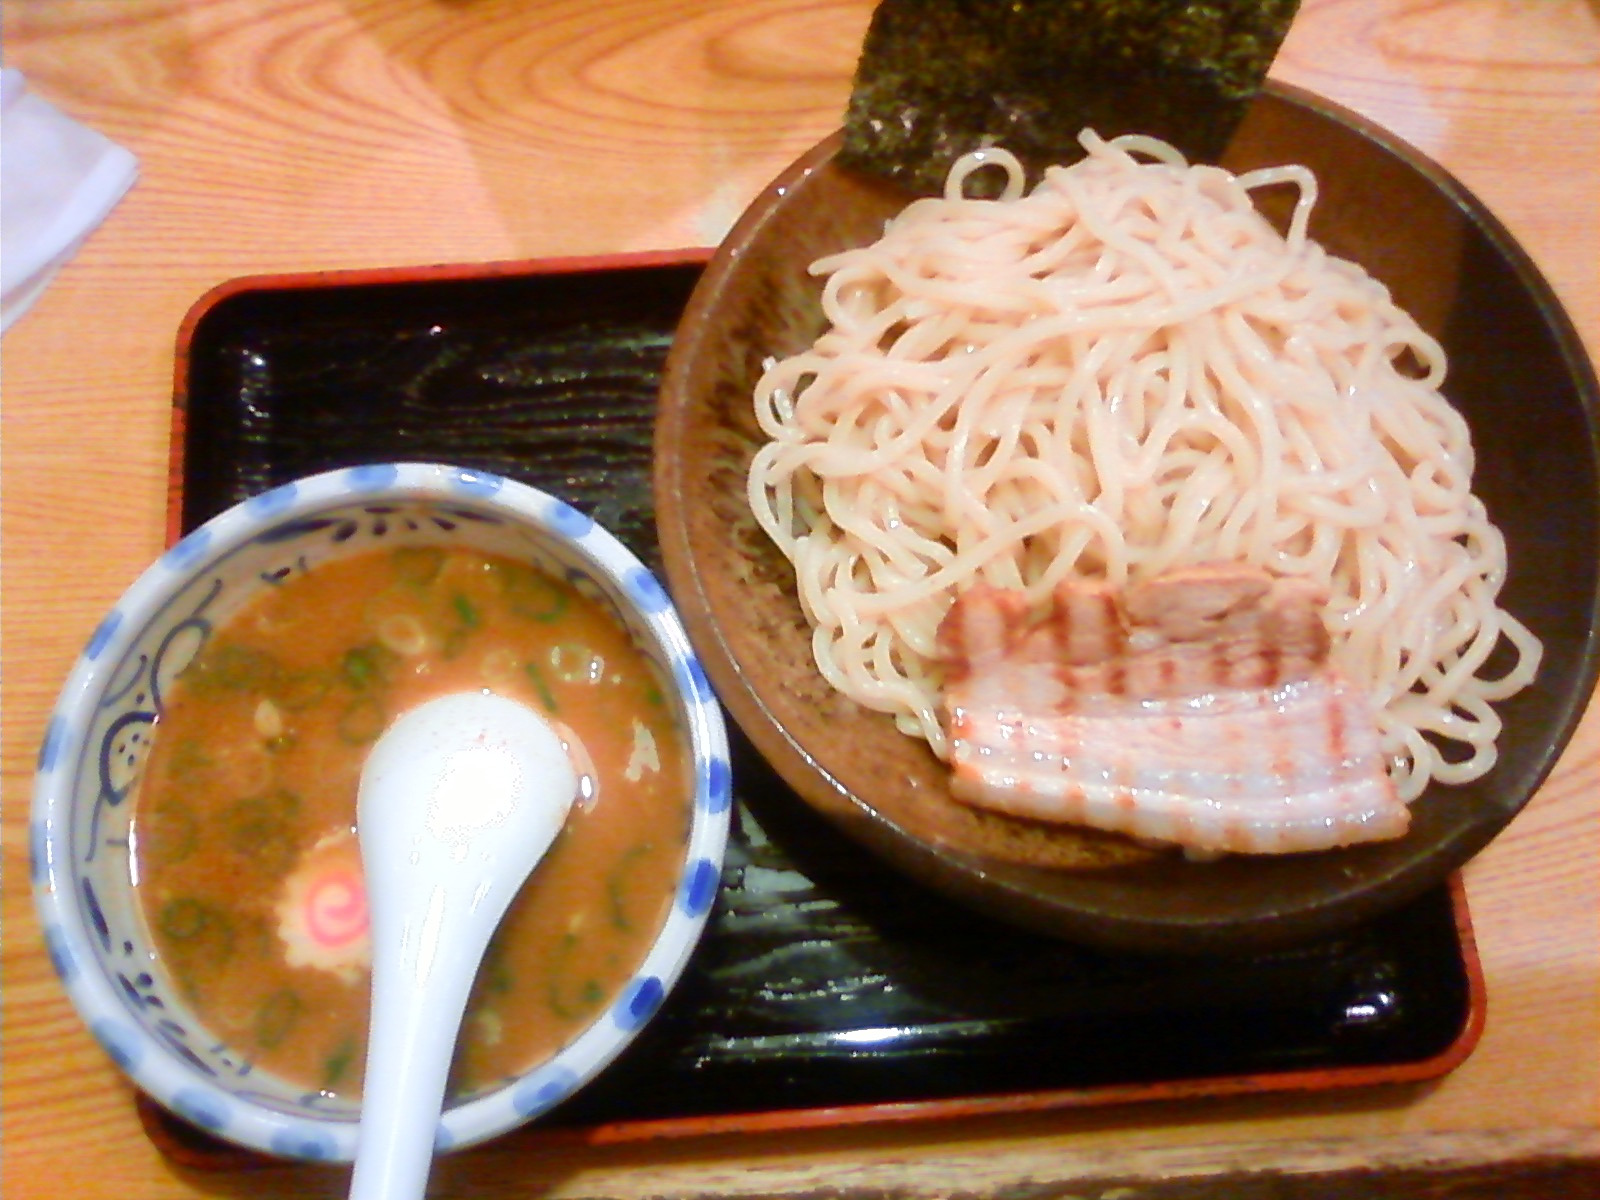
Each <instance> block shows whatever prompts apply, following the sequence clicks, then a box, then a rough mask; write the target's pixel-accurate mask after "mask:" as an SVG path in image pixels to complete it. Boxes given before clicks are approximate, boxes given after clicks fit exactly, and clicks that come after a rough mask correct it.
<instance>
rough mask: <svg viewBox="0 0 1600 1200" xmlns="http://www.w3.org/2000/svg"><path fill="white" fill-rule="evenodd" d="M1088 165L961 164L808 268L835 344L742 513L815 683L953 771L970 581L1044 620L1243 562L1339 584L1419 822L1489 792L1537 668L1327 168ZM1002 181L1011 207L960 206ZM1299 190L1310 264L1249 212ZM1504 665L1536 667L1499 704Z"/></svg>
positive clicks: (1460, 460) (796, 393)
mask: <svg viewBox="0 0 1600 1200" xmlns="http://www.w3.org/2000/svg"><path fill="white" fill-rule="evenodd" d="M1082 142H1083V145H1084V147H1085V149H1086V150H1087V152H1088V157H1087V158H1085V159H1083V160H1082V161H1081V162H1079V163H1077V164H1075V165H1073V166H1071V167H1065V168H1062V167H1056V168H1052V169H1051V170H1050V171H1049V172H1048V173H1047V174H1046V176H1045V178H1044V179H1043V181H1042V182H1041V183H1040V184H1039V186H1038V187H1037V188H1035V189H1034V191H1032V192H1031V193H1029V194H1027V195H1023V186H1022V170H1021V168H1020V166H1019V165H1018V163H1017V162H1016V160H1015V159H1014V158H1013V157H1012V156H1011V155H1010V154H1008V153H1006V152H1004V151H1002V150H988V151H982V152H980V153H978V154H975V155H969V156H967V157H966V158H964V159H962V160H961V161H960V162H958V163H957V164H956V166H955V167H954V169H953V170H952V172H951V175H950V178H949V181H948V183H947V185H946V189H945V195H944V197H942V198H929V199H925V200H919V201H917V202H915V203H913V204H912V205H911V206H910V207H908V208H907V209H906V210H905V211H904V212H903V213H901V214H900V215H899V216H897V217H896V218H895V219H894V220H893V221H891V222H890V223H889V225H888V226H887V228H886V229H885V232H884V235H883V238H882V239H881V240H880V241H878V242H877V243H875V244H873V245H871V246H867V247H864V248H862V249H858V250H848V251H845V252H843V253H839V254H835V255H831V256H829V257H827V258H824V259H822V260H820V261H818V262H817V263H815V264H813V266H812V272H813V273H814V274H817V275H824V276H826V277H827V282H826V285H825V287H824V291H823V298H822V302H823V307H824V311H825V314H826V316H827V318H828V320H829V321H830V322H831V326H830V328H829V329H828V330H827V331H826V332H825V333H824V334H823V335H822V336H821V337H820V338H819V339H818V340H817V342H816V344H815V345H814V346H813V347H812V348H810V349H809V350H807V351H805V352H803V353H800V354H797V355H794V356H793V357H790V358H786V359H783V360H781V361H776V362H772V363H770V364H769V366H768V369H767V371H766V373H765V374H764V376H763V377H762V379H761V382H760V384H759V386H758V387H757V390H756V396H755V405H756V414H757V417H758V419H759V420H760V423H761V427H762V429H763V430H764V431H765V433H766V434H767V436H769V437H770V438H771V441H770V442H769V443H768V444H767V445H765V446H764V447H762V449H761V450H760V451H759V452H758V453H757V455H756V457H755V460H754V462H753V464H752V466H751V470H750V477H749V494H750V503H751V507H752V509H753V511H754V513H755V515H756V517H757V519H758V520H759V521H760V523H761V525H762V527H763V528H764V529H765V530H766V532H767V533H768V534H769V535H770V536H771V537H772V538H773V540H774V541H775V542H776V543H777V544H778V545H779V546H780V547H781V548H782V549H783V552H784V553H785V554H786V555H787V556H788V557H789V559H790V560H791V561H792V562H793V563H794V567H795V572H796V576H797V579H798V583H799V591H800V597H801V601H802V604H803V605H804V608H805V612H806V616H807V618H808V620H809V621H810V622H811V623H812V625H813V626H814V637H813V649H814V652H815V655H816V661H817V665H818V667H819V668H820V670H821V671H822V673H823V675H824V676H825V677H826V678H827V679H828V681H829V682H830V683H831V684H832V685H833V686H835V687H836V688H838V689H839V690H840V691H842V692H843V693H845V694H846V695H848V696H850V697H852V698H854V699H855V700H857V701H859V702H860V703H861V704H863V705H866V706H867V707H869V708H872V709H877V710H880V711H884V712H889V713H893V714H894V715H895V716H896V718H897V720H898V722H899V724H900V726H901V728H903V729H905V730H906V731H907V732H908V733H913V734H917V735H920V736H922V737H924V738H926V739H927V740H928V742H929V743H930V744H931V745H932V747H933V748H934V750H935V751H936V752H937V753H939V754H940V755H941V756H944V754H945V744H944V743H945V738H944V734H943V732H942V730H941V728H940V724H939V718H938V702H939V686H940V680H939V673H938V665H937V663H935V662H934V661H933V658H932V656H933V653H934V634H935V630H936V629H937V628H938V625H939V620H940V617H941V616H942V615H943V614H944V612H945V610H946V609H947V608H948V607H949V604H950V602H951V600H952V598H953V597H954V595H955V594H956V593H957V592H958V591H960V590H962V589H963V588H965V587H967V586H968V585H970V584H971V583H972V582H973V581H975V580H977V579H984V580H987V581H989V582H991V583H993V584H997V585H1000V586H1003V587H1012V588H1022V589H1026V590H1027V591H1028V592H1029V593H1030V594H1031V595H1032V596H1033V597H1034V598H1036V599H1042V598H1044V597H1045V596H1046V595H1047V594H1048V593H1049V592H1050V590H1051V589H1052V587H1053V586H1054V585H1055V584H1056V583H1057V582H1058V581H1060V580H1061V579H1063V578H1067V577H1084V576H1087V577H1092V578H1097V579H1107V580H1110V581H1111V582H1113V583H1118V584H1120V583H1124V582H1127V581H1132V580H1138V579H1141V578H1145V577H1148V576H1150V575H1154V574H1156V573H1158V572H1161V571H1164V570H1167V569H1168V568H1171V567H1177V566H1183V565H1192V564H1197V563H1202V562H1214V561H1245V562H1250V563H1255V564H1257V565H1259V566H1262V567H1265V568H1267V569H1268V570H1270V571H1273V572H1275V573H1278V574H1281V575H1299V576H1306V577H1309V578H1311V579H1314V580H1318V581H1320V582H1322V583H1323V584H1324V585H1325V586H1326V589H1327V592H1328V594H1329V596H1330V604H1329V606H1328V608H1327V610H1326V621H1327V625H1328V629H1329V632H1330V633H1331V635H1332V639H1333V652H1332V653H1333V661H1334V662H1335V664H1336V665H1337V666H1338V667H1339V668H1340V669H1342V670H1343V672H1344V673H1345V674H1346V675H1347V677H1349V678H1351V679H1352V680H1354V681H1356V682H1358V683H1359V684H1360V685H1361V686H1362V687H1364V688H1366V689H1367V690H1368V692H1369V694H1370V696H1371V699H1372V702H1373V707H1374V709H1375V710H1376V711H1377V713H1378V714H1379V721H1380V723H1381V726H1382V735H1383V738H1384V744H1385V748H1386V750H1387V751H1388V752H1389V753H1390V755H1391V757H1392V761H1393V768H1392V772H1393V774H1394V777H1395V780H1396V783H1397V785H1398V787H1399V790H1400V792H1401V794H1402V795H1403V796H1404V797H1405V798H1406V799H1408V800H1409V799H1411V798H1413V797H1415V796H1416V795H1417V794H1419V793H1420V792H1421V791H1422V789H1423V787H1424V786H1425V785H1426V784H1427V782H1428V780H1429V779H1430V778H1434V779H1439V780H1442V781H1445V782H1459V781H1464V780H1467V779H1471V778H1475V777H1477V776H1479V775H1481V774H1482V773H1483V772H1485V771H1487V770H1488V769H1489V768H1490V767H1491V766H1492V765H1493V763H1494V758H1495V749H1494V741H1495V737H1496V735H1497V734H1498V732H1499V727H1500V723H1499V719H1498V717H1497V716H1496V714H1495V712H1494V710H1493V709H1492V708H1491V707H1490V702H1491V701H1494V700H1497V699H1500V698H1502V697H1505V696H1508V695H1510V694H1511V693H1513V692H1515V691H1517V690H1518V689H1519V688H1522V687H1524V686H1525V685H1526V684H1527V683H1528V682H1529V681H1530V680H1531V679H1532V678H1533V675H1534V672H1535V670H1536V668H1537V666H1538V660H1539V655H1540V646H1539V642H1538V640H1537V639H1536V638H1535V637H1534V636H1533V635H1532V634H1531V633H1530V632H1529V631H1528V630H1527V629H1526V628H1525V627H1524V626H1522V625H1521V624H1520V623H1518V622H1517V621H1516V620H1515V619H1514V618H1513V617H1511V616H1510V615H1509V614H1508V613H1506V612H1504V611H1502V610H1501V609H1500V608H1499V607H1498V606H1497V604H1496V597H1497V595H1498V593H1499V590H1500V586H1501V583H1502V581H1503V578H1504V574H1505V563H1506V558H1505V547H1504V542H1503V540H1502V538H1501V535H1500V532H1499V531H1498V530H1497V529H1496V528H1495V527H1494V526H1493V525H1492V524H1490V522H1489V520H1488V518H1487V517H1486V515H1485V512H1484V508H1483V505H1482V503H1481V502H1480V501H1479V500H1478V499H1477V498H1476V497H1475V496H1474V495H1473V494H1472V492H1471V489H1470V485H1471V477H1472V467H1473V452H1472V445H1471V443H1470V441H1469V438H1468V431H1467V427H1466V424H1465V422H1464V421H1463V420H1462V418H1461V417H1460V416H1459V415H1458V414H1457V413H1456V411H1455V410H1454V409H1453V408H1452V407H1451V406H1450V405H1449V403H1448V402H1447V401H1446V400H1445V399H1444V398H1443V397H1442V396H1441V395H1440V394H1439V391H1438V388H1439V384H1440V381H1441V380H1442V378H1443V376H1444V372H1445V362H1444V354H1443V351H1442V349H1441V347H1440V346H1439V345H1438V343H1437V342H1435V341H1434V339H1433V338H1431V337H1429V336H1428V335H1427V334H1425V333H1424V332H1423V331H1422V330H1421V329H1420V328H1418V327H1417V325H1416V323H1415V322H1414V321H1413V320H1412V319H1411V318H1410V317H1409V316H1408V315H1407V314H1406V313H1404V312H1402V311H1400V310H1399V309H1398V308H1397V307H1396V306H1395V305H1394V303H1393V302H1392V301H1391V300H1390V298H1389V294H1388V291H1387V290H1386V289H1385V288H1384V287H1383V286H1382V285H1381V284H1379V283H1378V282H1376V281H1375V280H1373V279H1372V278H1371V277H1369V276H1368V275H1367V274H1366V273H1365V272H1364V271H1362V270H1361V269H1360V268H1359V267H1357V266H1355V265H1354V264H1352V263H1349V262H1345V261H1342V260H1340V259H1337V258H1334V257H1332V256H1330V255H1328V254H1327V253H1326V252H1325V251H1324V250H1323V249H1322V248H1321V247H1320V246H1318V245H1317V244H1316V243H1315V242H1313V241H1311V240H1309V239H1308V238H1307V236H1306V232H1305V228H1306V221H1307V218H1308V216H1309V213H1310V209H1311V206H1312V204H1313V202H1314V200H1315V195H1316V180H1315V178H1314V177H1313V175H1312V174H1311V172H1310V171H1308V170H1307V169H1305V168H1303V167H1297V166H1285V167H1281V168H1275V169H1271V170H1262V171H1252V172H1250V173H1248V174H1245V175H1239V176H1234V175H1232V174H1230V173H1228V172H1226V171H1224V170H1222V169H1220V168H1216V167H1207V166H1189V165H1187V164H1186V163H1185V162H1184V161H1183V159H1182V158H1181V157H1180V156H1179V155H1178V154H1177V153H1176V151H1174V150H1173V149H1172V148H1171V147H1169V146H1167V145H1165V144H1164V143H1161V142H1158V141H1155V140H1153V139H1150V138H1140V137H1124V138H1118V139H1116V140H1114V141H1109V142H1108V141H1104V140H1102V139H1100V138H1098V137H1096V136H1095V135H1094V134H1092V133H1088V132H1086V133H1085V134H1084V135H1083V137H1082ZM990 169H1001V170H1004V171H1005V172H1006V173H1007V175H1008V184H1007V186H1006V189H1005V192H1004V194H1003V195H1002V196H1001V198H1000V199H998V200H974V199H967V198H965V195H964V191H965V180H966V178H967V176H968V175H969V174H971V173H972V172H973V171H975V170H990ZM1279 184H1289V185H1292V186H1294V187H1297V188H1298V189H1299V193H1300V195H1299V201H1298V203H1297V205H1296V207H1295V210H1294V215H1293V218H1292V220H1291V222H1290V227H1289V232H1288V236H1287V237H1284V236H1283V235H1281V234H1279V233H1277V232H1276V231H1275V230H1274V229H1273V228H1272V227H1271V225H1269V223H1268V222H1267V221H1266V220H1265V219H1264V218H1263V217H1262V216H1261V215H1260V214H1259V213H1258V212H1257V211H1256V209H1255V207H1254V205H1253V203H1252V201H1251V198H1250V191H1251V189H1253V188H1261V187H1267V186H1272V185H1279ZM1502 637H1504V638H1506V639H1507V641H1508V642H1509V646H1510V649H1511V650H1512V651H1513V652H1514V653H1513V654H1512V655H1511V657H1512V658H1514V659H1515V662H1516V665H1515V667H1514V668H1513V669H1511V670H1510V672H1509V673H1506V674H1503V675H1501V676H1500V677H1498V678H1495V679H1485V678H1482V677H1481V675H1480V670H1481V669H1482V668H1483V667H1484V664H1485V660H1486V659H1487V657H1488V655H1489V653H1490V651H1491V650H1492V649H1493V648H1494V647H1495V646H1496V644H1497V643H1499V642H1500V641H1501V639H1502ZM1452 744H1453V745H1452ZM1446 746H1451V748H1449V749H1444V747H1446Z"/></svg>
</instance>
